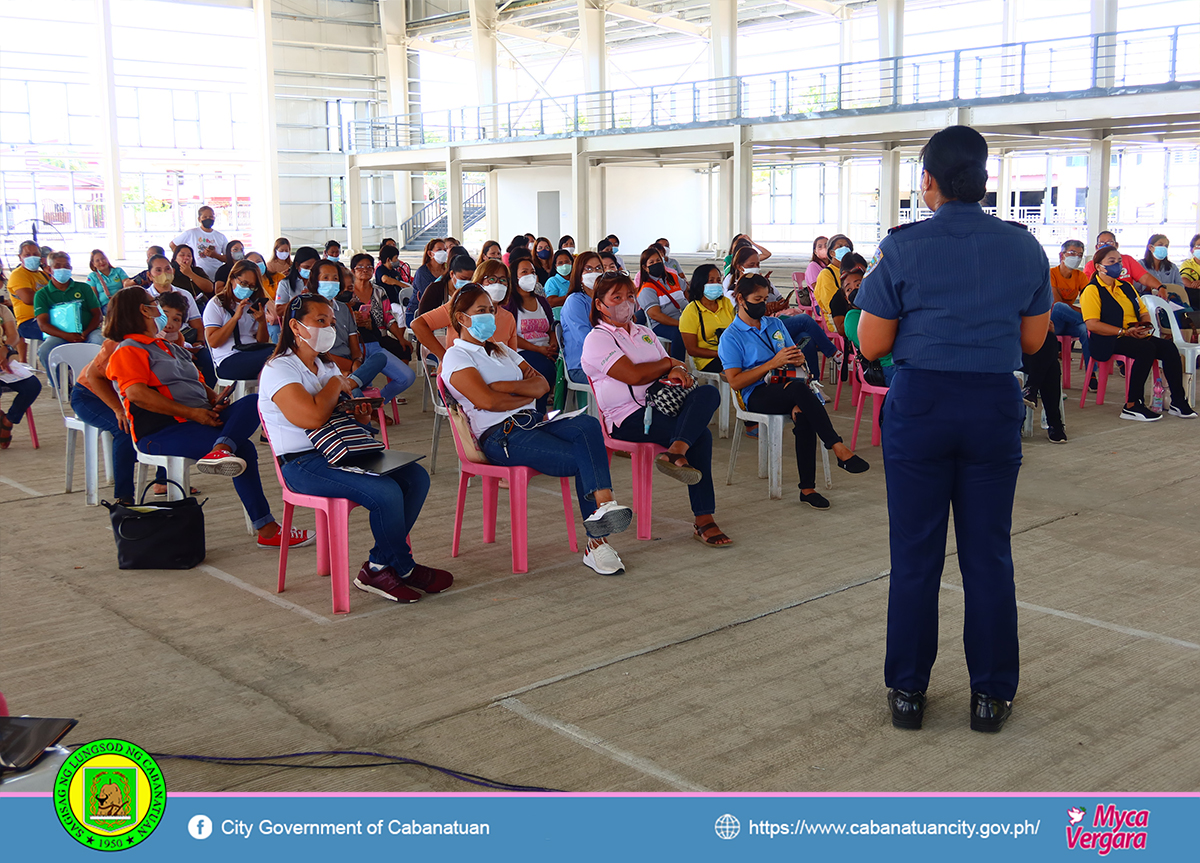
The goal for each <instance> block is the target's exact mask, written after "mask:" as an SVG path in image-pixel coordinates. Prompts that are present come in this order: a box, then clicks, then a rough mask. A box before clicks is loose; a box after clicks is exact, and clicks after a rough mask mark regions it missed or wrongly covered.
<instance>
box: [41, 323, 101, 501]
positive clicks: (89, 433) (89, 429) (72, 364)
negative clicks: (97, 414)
mask: <svg viewBox="0 0 1200 863" xmlns="http://www.w3.org/2000/svg"><path fill="white" fill-rule="evenodd" d="M99 353H100V346H99V345H93V344H89V343H87V342H80V343H78V344H65V345H59V346H58V347H56V348H55V349H54V350H52V351H51V352H50V356H49V357H48V358H47V361H48V362H49V364H50V369H49V374H50V376H51V378H53V380H54V381H55V382H56V383H57V386H55V387H54V388H53V389H54V395H55V397H56V398H57V399H58V409H59V412H60V413H62V418H63V425H64V426H66V428H67V474H66V482H65V483H64V489H65V490H66V491H67V492H70V491H72V490H73V489H74V484H75V449H76V447H77V445H78V440H79V433H80V432H82V433H83V482H84V492H85V493H84V503H85V504H86V505H87V506H98V505H99V504H100V492H99V485H100V453H101V451H103V454H104V477H105V480H106V481H107V482H112V480H113V464H112V435H111V434H109V433H108V432H102V431H100V429H98V428H96V427H95V426H90V425H88V424H87V423H85V422H84V421H83V420H81V419H79V418H78V417H77V416H75V414H74V412H73V411H70V412H69V411H68V410H67V402H68V401H69V399H68V397H67V387H68V385H69V383H70V381H72V380H78V377H79V372H80V371H81V370H82V369H83V367H84V366H86V365H87V364H88V363H90V362H91V361H92V360H94V359H95V358H96V355H97V354H99ZM77 385H78V384H77Z"/></svg>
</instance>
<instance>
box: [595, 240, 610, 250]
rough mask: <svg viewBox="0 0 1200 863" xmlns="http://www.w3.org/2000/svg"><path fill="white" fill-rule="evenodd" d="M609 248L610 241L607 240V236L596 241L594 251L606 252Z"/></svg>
mask: <svg viewBox="0 0 1200 863" xmlns="http://www.w3.org/2000/svg"><path fill="white" fill-rule="evenodd" d="M611 248H612V241H611V240H609V239H608V237H605V238H604V239H603V240H601V241H600V242H598V243H596V251H597V252H607V251H608V250H609V249H611Z"/></svg>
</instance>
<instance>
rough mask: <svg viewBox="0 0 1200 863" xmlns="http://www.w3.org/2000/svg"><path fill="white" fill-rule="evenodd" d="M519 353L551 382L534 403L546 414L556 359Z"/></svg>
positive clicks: (537, 409) (552, 390) (525, 352)
mask: <svg viewBox="0 0 1200 863" xmlns="http://www.w3.org/2000/svg"><path fill="white" fill-rule="evenodd" d="M517 353H519V354H520V355H521V359H523V360H524V361H525V362H527V363H529V365H530V366H532V367H533V370H534V371H535V372H537V373H538V374H539V375H541V376H542V377H544V378H545V379H546V383H548V384H550V391H549V392H547V393H546V394H545V395H544V396H542V397H541V398H540V399H538V400H537V402H536V403H535V404H534V410H536V411H537V412H538V415H539V416H545V415H546V405H547V404H548V403H549V401H550V396H552V395H554V381H555V379H556V378H557V377H558V373H557V371H558V370H557V369H556V368H555V367H554V361H553V360H551V359H550V358H548V357H547V356H546V355H545V354H539V353H538V352H537V351H517ZM584 380H587V378H584ZM543 473H545V471H543Z"/></svg>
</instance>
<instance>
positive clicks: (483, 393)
mask: <svg viewBox="0 0 1200 863" xmlns="http://www.w3.org/2000/svg"><path fill="white" fill-rule="evenodd" d="M495 311H496V304H495V303H494V302H493V300H492V298H491V297H490V296H488V293H487V292H486V291H485V290H484V289H483V288H481V287H480V286H479V285H475V284H471V285H467V286H466V287H465V288H462V289H461V290H460V291H459V292H458V294H456V295H455V297H454V302H453V304H452V305H451V307H450V326H452V327H454V328H455V330H456V331H457V332H458V339H457V340H456V341H455V342H454V344H452V345H451V346H450V347H449V348H447V349H446V355H445V356H444V357H443V358H442V370H441V373H440V377H441V380H442V381H443V382H444V383H445V385H446V387H447V389H448V390H449V391H450V394H451V395H452V396H453V397H454V398H455V399H456V400H457V401H458V403H459V406H460V407H461V408H462V409H463V411H464V412H465V413H466V416H467V419H468V420H469V421H470V423H471V433H472V434H473V435H474V436H475V438H476V440H478V442H479V449H480V450H481V451H482V452H483V454H484V455H485V456H487V459H488V461H489V462H491V463H492V464H495V465H501V466H503V467H510V466H513V465H523V466H526V467H531V468H533V469H534V470H536V471H538V472H540V473H544V474H546V475H547V476H573V477H575V492H576V495H577V497H578V499H579V510H580V512H581V513H582V514H583V526H584V529H585V530H586V531H587V534H588V537H589V538H590V540H589V542H588V550H587V554H585V555H584V557H583V562H584V564H585V565H587V566H589V567H591V568H592V569H593V570H595V571H596V572H598V573H600V574H601V575H619V574H620V573H622V572H624V571H625V566H624V564H623V563H622V562H621V558H620V556H619V555H618V554H617V552H616V551H615V550H614V549H613V547H612V546H611V545H609V544H608V542H607V540H606V539H605V537H607V536H610V535H611V534H614V533H620V532H621V531H623V530H625V528H627V527H629V522H630V521H631V520H632V517H633V513H632V512H631V511H630V509H629V507H627V506H621V505H620V504H618V503H617V502H616V500H614V499H613V493H612V480H611V478H610V477H609V472H608V453H607V452H606V451H605V448H604V437H603V435H602V434H601V432H600V425H599V423H597V422H596V420H594V419H593V418H592V417H589V416H575V417H571V418H569V419H562V420H557V421H555V422H551V423H547V424H545V425H538V423H539V422H540V421H541V415H540V414H539V413H537V412H536V411H535V410H534V404H535V402H536V400H537V399H539V398H541V397H543V396H544V395H545V394H546V393H547V392H549V391H550V384H549V383H547V382H546V379H545V378H544V377H542V376H541V375H540V374H538V373H537V372H536V371H535V370H534V369H533V367H532V366H530V365H529V363H527V362H525V361H524V360H523V359H521V356H520V354H518V353H517V352H516V351H514V350H513V349H512V348H510V347H508V346H507V345H505V344H498V343H496V342H494V341H492V340H491V337H492V335H493V334H494V333H495V330H496V318H495Z"/></svg>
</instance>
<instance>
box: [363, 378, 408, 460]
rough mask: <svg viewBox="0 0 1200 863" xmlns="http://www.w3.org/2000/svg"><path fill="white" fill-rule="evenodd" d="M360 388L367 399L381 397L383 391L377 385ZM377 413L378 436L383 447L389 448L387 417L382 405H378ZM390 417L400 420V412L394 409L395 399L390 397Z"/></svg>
mask: <svg viewBox="0 0 1200 863" xmlns="http://www.w3.org/2000/svg"><path fill="white" fill-rule="evenodd" d="M361 389H362V394H363V396H365V397H366V398H369V399H380V398H383V393H381V392H380V391H379V389H378V388H377V387H362V388H361ZM378 413H379V436H380V437H381V438H383V448H384V449H391V446H390V445H389V444H388V433H387V417H386V416H385V415H384V413H383V405H380V406H379V410H378ZM392 419H394V420H395V421H396V422H397V423H399V422H400V412H399V411H398V410H397V409H396V400H395V399H392Z"/></svg>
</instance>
